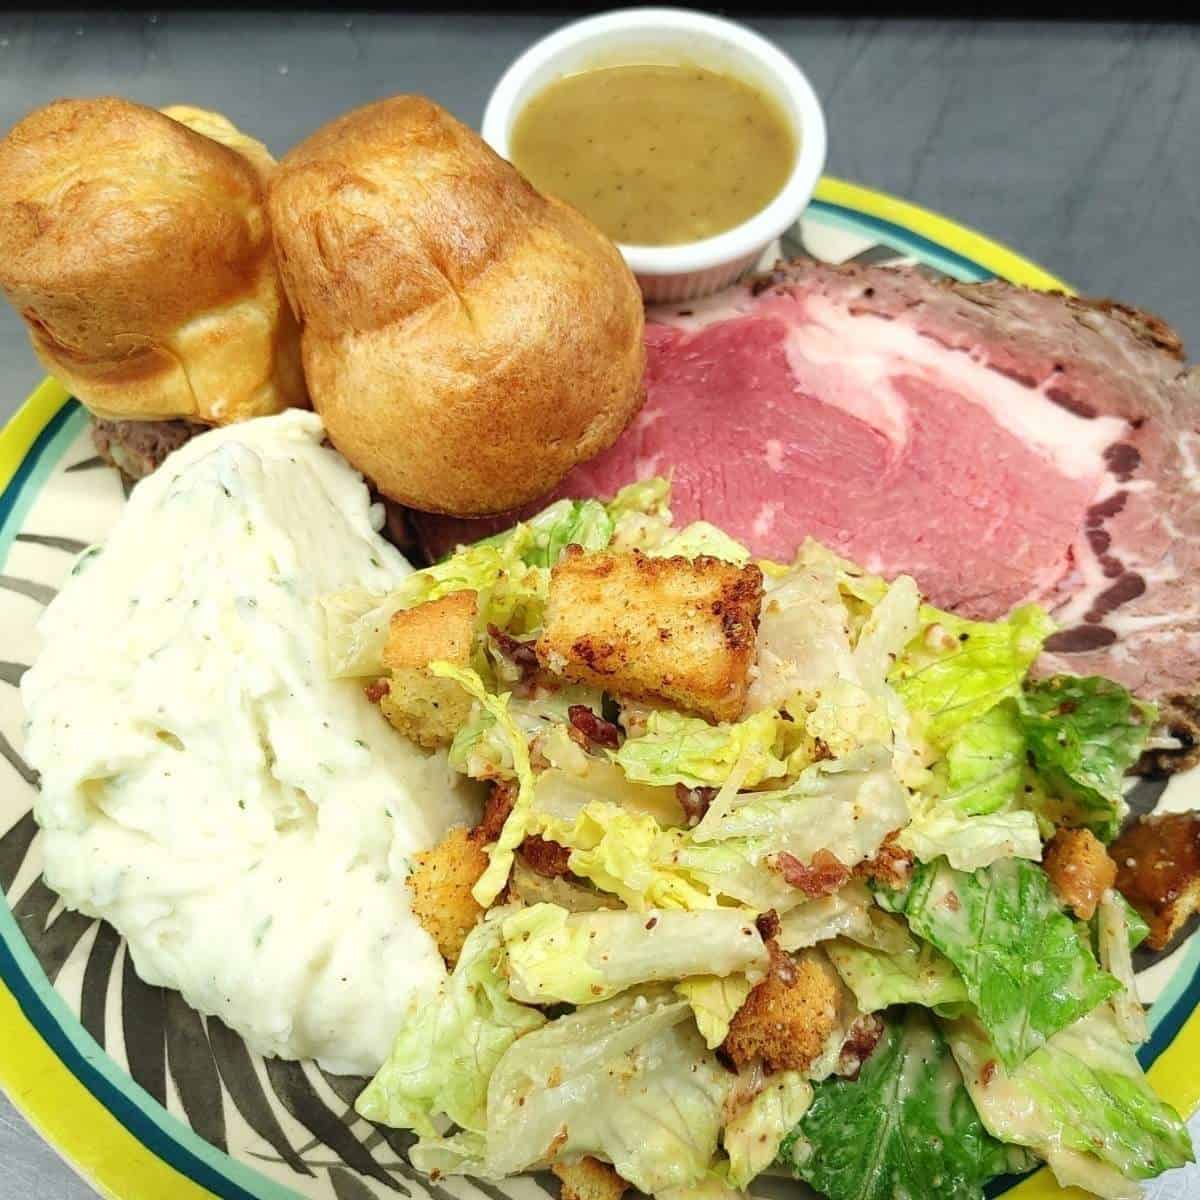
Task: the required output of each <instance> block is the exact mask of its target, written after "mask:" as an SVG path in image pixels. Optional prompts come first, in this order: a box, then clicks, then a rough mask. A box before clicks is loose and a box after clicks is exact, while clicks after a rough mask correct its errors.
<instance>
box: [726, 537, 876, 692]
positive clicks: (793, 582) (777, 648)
mask: <svg viewBox="0 0 1200 1200" xmlns="http://www.w3.org/2000/svg"><path fill="white" fill-rule="evenodd" d="M836 563H837V560H836V559H834V558H833V556H832V555H830V554H829V553H828V551H825V550H824V547H820V546H818V545H817V544H816V543H815V542H812V541H809V542H806V543H805V545H804V547H803V549H802V550H801V551H800V554H799V556H798V557H797V559H796V562H795V564H794V565H793V566H792V568H791V569H790V570H789V571H788V572H787V573H786V574H784V575H782V576H779V577H778V578H770V577H768V579H767V581H766V585H765V586H766V591H765V595H764V597H763V604H762V615H761V617H760V620H759V627H758V660H757V670H756V674H755V678H754V681H753V682H752V683H751V685H750V691H749V694H748V696H747V698H746V708H747V710H748V711H751V712H755V711H758V710H760V709H772V710H773V709H777V708H779V707H780V706H781V705H782V704H783V703H784V701H786V700H787V699H788V698H789V697H791V696H793V695H795V694H796V693H797V692H801V693H805V694H811V693H813V692H815V691H816V690H817V689H818V688H820V687H822V686H823V685H824V684H826V683H827V682H828V681H829V680H830V679H834V678H837V677H839V676H840V677H841V678H844V679H847V680H849V681H850V682H852V683H856V682H858V680H857V676H856V673H855V667H854V658H853V654H852V652H851V648H850V635H849V630H848V629H847V613H846V607H845V605H844V604H843V603H842V598H841V594H840V593H839V591H838V575H837V567H836V565H835V564H836Z"/></svg>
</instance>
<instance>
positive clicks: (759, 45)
mask: <svg viewBox="0 0 1200 1200" xmlns="http://www.w3.org/2000/svg"><path fill="white" fill-rule="evenodd" d="M676 62H683V63H686V64H687V65H689V66H698V67H705V68H707V69H709V70H713V71H718V72H724V73H726V74H731V75H735V76H737V77H738V78H739V79H744V80H745V81H746V82H748V83H751V84H753V85H755V86H756V87H758V88H759V89H761V90H762V91H763V92H765V93H766V95H768V96H770V97H771V99H773V100H774V101H775V103H776V104H777V105H778V106H779V108H780V110H781V111H782V112H783V114H784V115H785V117H786V118H787V119H788V121H789V122H790V123H791V125H792V129H793V132H794V133H795V135H796V141H797V145H798V146H799V150H798V152H797V155H796V162H795V165H794V166H793V168H792V173H791V175H789V176H788V179H787V182H786V183H785V184H784V185H783V188H782V190H781V191H780V192H779V194H778V195H777V196H776V197H775V199H774V200H772V201H771V202H770V204H768V205H767V206H766V208H764V209H762V210H760V211H759V212H757V213H755V215H754V216H752V217H751V218H750V219H749V220H748V221H744V222H743V223H742V224H741V225H736V226H734V228H733V229H730V230H727V231H726V232H725V233H720V234H717V235H716V236H715V237H710V238H705V239H704V240H703V241H699V242H686V243H684V244H682V245H678V246H631V245H624V244H621V245H620V250H621V253H622V254H623V255H624V256H625V261H626V262H627V263H628V264H629V266H630V268H631V269H632V271H633V273H634V275H636V276H637V280H638V283H639V285H640V286H641V289H642V294H643V296H645V298H646V300H647V302H649V303H661V302H667V301H678V300H692V299H695V298H696V297H698V296H704V295H708V294H709V293H711V292H715V291H718V290H720V289H721V288H722V287H725V286H726V285H727V284H729V283H732V282H733V281H734V280H735V279H737V278H738V276H739V275H741V274H743V273H744V272H745V271H747V270H749V269H750V268H751V267H753V266H754V264H755V263H756V262H757V261H758V259H759V258H760V257H761V255H762V253H763V251H764V250H765V249H766V248H767V247H768V246H769V245H770V244H771V243H772V242H773V241H774V240H775V239H776V238H777V237H779V235H780V234H781V233H783V231H784V230H785V229H787V228H788V227H789V226H790V225H792V224H793V223H794V222H795V221H796V219H797V218H798V217H799V216H800V214H801V213H802V212H803V211H804V209H805V208H806V207H807V205H808V202H809V200H810V199H812V193H813V189H814V188H815V187H816V185H817V180H818V178H819V177H820V175H821V171H822V169H823V168H824V166H825V114H824V112H823V111H822V109H821V102H820V101H819V100H818V99H817V95H816V93H815V92H814V91H813V89H812V85H811V84H810V83H809V82H808V78H807V76H806V75H805V74H804V72H803V71H801V70H800V68H799V67H798V66H796V64H795V63H794V62H793V61H792V60H791V59H790V58H789V57H788V56H787V55H786V54H784V53H783V51H782V50H780V49H779V48H778V47H777V46H774V45H772V44H771V43H770V42H769V41H767V40H766V38H763V37H760V36H759V35H758V34H757V33H754V32H753V31H751V30H749V29H747V28H746V27H745V26H743V25H737V24H735V23H734V22H732V21H724V20H721V19H720V18H719V17H710V16H707V15H706V14H704V13H698V12H691V11H689V10H687V9H677V8H630V9H623V10H618V11H617V12H610V13H605V14H604V15H602V16H598V17H588V18H586V19H585V20H582V21H576V22H574V23H573V24H571V25H566V26H564V27H563V28H562V29H559V30H557V31H555V32H554V33H552V34H550V35H549V36H548V37H544V38H542V40H541V41H539V42H535V43H534V44H533V45H532V46H531V47H530V48H529V49H528V50H526V51H525V53H524V54H522V55H521V57H520V58H518V59H517V60H516V62H514V63H513V64H512V66H510V67H509V68H508V70H507V71H506V72H505V73H504V75H503V77H502V78H501V80H500V82H499V83H498V84H497V85H496V89H495V91H493V92H492V96H491V99H490V100H489V101H488V106H487V110H486V112H485V113H484V117H483V137H484V140H485V141H486V142H488V144H489V145H491V146H492V148H493V149H494V150H496V152H497V153H499V154H500V155H501V156H502V157H504V158H508V157H509V138H510V135H511V133H512V128H513V124H514V122H515V120H516V118H517V116H518V114H519V113H520V112H521V110H522V109H523V108H524V107H525V105H526V104H527V103H528V102H529V100H530V99H532V98H533V96H534V95H536V94H537V93H538V92H540V91H541V90H542V89H543V88H545V87H546V86H547V85H548V84H550V83H553V82H554V80H556V79H560V78H562V77H563V76H564V75H571V74H574V73H576V72H578V71H586V70H589V69H593V68H596V67H612V66H620V65H623V64H631V63H676Z"/></svg>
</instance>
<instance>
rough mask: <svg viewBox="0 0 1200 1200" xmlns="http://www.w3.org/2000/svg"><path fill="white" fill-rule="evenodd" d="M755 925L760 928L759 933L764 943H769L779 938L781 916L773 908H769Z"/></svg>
mask: <svg viewBox="0 0 1200 1200" xmlns="http://www.w3.org/2000/svg"><path fill="white" fill-rule="evenodd" d="M754 924H755V925H756V926H757V927H758V932H759V934H760V935H761V936H762V940H763V941H764V942H769V941H770V940H771V939H772V938H774V937H778V936H779V914H778V913H777V912H776V911H775V910H774V909H773V908H768V909H767V911H766V912H765V913H763V914H762V915H761V916H760V917H759V918H758V919H757V920H756V921H755V922H754Z"/></svg>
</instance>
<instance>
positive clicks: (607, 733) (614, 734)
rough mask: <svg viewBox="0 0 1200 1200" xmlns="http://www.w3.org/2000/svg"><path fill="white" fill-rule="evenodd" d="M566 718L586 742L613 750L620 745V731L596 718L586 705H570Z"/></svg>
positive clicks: (602, 719)
mask: <svg viewBox="0 0 1200 1200" xmlns="http://www.w3.org/2000/svg"><path fill="white" fill-rule="evenodd" d="M567 718H568V719H569V720H570V722H571V725H572V727H573V728H575V729H577V730H578V731H579V732H580V733H581V734H583V736H584V737H585V738H587V740H588V741H589V742H591V743H593V744H594V745H597V746H607V747H608V748H609V749H610V750H615V749H616V748H617V747H618V746H619V745H620V744H621V731H620V730H619V729H618V728H617V727H616V726H615V725H614V724H613V723H612V722H611V721H606V720H605V719H604V718H603V717H598V716H597V715H596V714H595V713H594V712H593V711H592V710H591V709H590V708H588V706H587V705H586V704H572V705H571V706H570V707H569V708H568V709H567Z"/></svg>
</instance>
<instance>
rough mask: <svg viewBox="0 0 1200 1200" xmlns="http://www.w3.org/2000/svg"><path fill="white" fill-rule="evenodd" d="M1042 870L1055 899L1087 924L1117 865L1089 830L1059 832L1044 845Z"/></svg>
mask: <svg viewBox="0 0 1200 1200" xmlns="http://www.w3.org/2000/svg"><path fill="white" fill-rule="evenodd" d="M1042 868H1043V869H1044V870H1045V872H1046V874H1047V875H1049V876H1050V882H1051V884H1052V885H1053V887H1054V890H1055V891H1056V892H1057V893H1058V898H1059V899H1060V900H1061V901H1062V902H1063V903H1064V904H1065V905H1066V906H1067V907H1068V908H1070V909H1073V910H1074V912H1075V915H1076V916H1077V917H1078V918H1079V919H1080V920H1081V921H1090V920H1091V919H1092V915H1093V914H1094V913H1095V911H1096V905H1097V904H1099V903H1100V897H1101V896H1103V895H1104V893H1105V892H1106V891H1108V889H1109V888H1110V887H1112V885H1113V882H1114V880H1115V879H1116V878H1117V864H1116V863H1115V862H1113V860H1112V859H1111V858H1109V857H1108V851H1107V850H1105V849H1104V845H1103V843H1101V841H1100V840H1099V838H1097V837H1096V835H1095V834H1094V833H1092V832H1091V830H1089V829H1060V830H1059V831H1058V832H1057V833H1056V834H1055V835H1054V836H1053V837H1052V838H1051V839H1050V841H1049V842H1047V843H1046V850H1045V853H1044V854H1043V855H1042Z"/></svg>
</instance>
